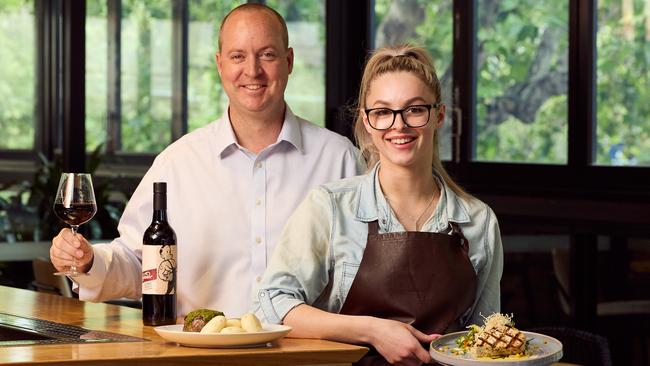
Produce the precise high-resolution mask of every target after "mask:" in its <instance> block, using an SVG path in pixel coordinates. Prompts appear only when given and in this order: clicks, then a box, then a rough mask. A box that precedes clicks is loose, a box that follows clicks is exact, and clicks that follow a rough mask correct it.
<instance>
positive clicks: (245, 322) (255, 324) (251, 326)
mask: <svg viewBox="0 0 650 366" xmlns="http://www.w3.org/2000/svg"><path fill="white" fill-rule="evenodd" d="M241 327H242V328H244V330H245V331H247V332H261V331H262V323H260V320H259V319H257V317H256V316H255V314H251V313H248V314H244V315H243V316H242V317H241Z"/></svg>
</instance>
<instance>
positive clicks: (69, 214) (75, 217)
mask: <svg viewBox="0 0 650 366" xmlns="http://www.w3.org/2000/svg"><path fill="white" fill-rule="evenodd" d="M96 212H97V205H96V204H95V203H93V202H79V203H71V204H70V207H65V206H64V205H63V203H55V204H54V213H55V214H56V216H58V217H59V219H61V221H63V222H65V223H66V224H68V225H70V226H72V227H75V226H76V227H78V226H79V225H81V224H83V223H85V222H87V221H90V219H92V218H93V216H94V215H95V213H96Z"/></svg>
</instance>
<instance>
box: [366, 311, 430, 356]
mask: <svg viewBox="0 0 650 366" xmlns="http://www.w3.org/2000/svg"><path fill="white" fill-rule="evenodd" d="M370 319H371V322H370V324H368V327H369V330H370V334H371V338H370V342H369V343H370V344H372V345H373V346H374V347H375V349H377V351H378V352H379V353H380V354H381V355H382V356H384V358H385V359H386V360H387V361H388V362H390V363H391V364H393V365H421V364H423V363H428V362H432V361H433V360H432V358H431V355H429V352H428V351H427V350H425V349H424V348H423V347H422V345H421V344H420V342H422V343H430V342H432V341H433V340H435V339H437V338H438V337H440V335H439V334H430V335H427V334H424V333H422V332H420V331H419V330H417V329H415V328H413V327H412V326H410V325H408V324H405V323H402V322H399V321H395V320H389V319H381V318H374V317H372V318H370Z"/></svg>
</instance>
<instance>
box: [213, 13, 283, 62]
mask: <svg viewBox="0 0 650 366" xmlns="http://www.w3.org/2000/svg"><path fill="white" fill-rule="evenodd" d="M238 11H250V12H253V11H261V12H266V13H268V14H271V15H273V16H274V17H275V18H276V19H277V21H278V22H279V23H280V27H281V28H282V42H283V43H284V47H285V49H286V48H289V31H288V30H287V23H286V22H285V21H284V18H282V15H280V13H278V12H277V11H275V10H274V9H273V8H271V7H269V6H267V5H264V4H258V3H246V4H242V5H239V6H238V7H236V8H234V9H233V10H231V11H230V12H229V13H228V14H226V16H225V17H224V18H223V20H222V21H221V26H220V27H219V52H221V43H222V42H221V33H222V32H221V31H222V30H223V26H224V24H226V21H227V20H228V18H229V17H230V15H232V14H233V13H235V12H238Z"/></svg>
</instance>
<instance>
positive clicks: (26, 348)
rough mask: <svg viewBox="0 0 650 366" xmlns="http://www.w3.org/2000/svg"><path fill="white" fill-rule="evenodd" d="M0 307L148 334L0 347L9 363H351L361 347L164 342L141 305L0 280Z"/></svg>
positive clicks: (291, 341) (2, 360) (306, 342)
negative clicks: (146, 322) (236, 346)
mask: <svg viewBox="0 0 650 366" xmlns="http://www.w3.org/2000/svg"><path fill="white" fill-rule="evenodd" d="M0 313H6V314H12V315H17V316H23V317H29V318H37V319H43V320H48V321H52V322H57V323H63V324H69V325H74V326H78V327H82V328H86V329H92V330H97V331H104V332H111V333H117V334H122V335H127V336H132V337H139V338H146V339H147V340H148V341H144V342H121V343H94V344H93V343H88V344H54V345H21V346H6V347H0V364H3V365H4V364H8V365H48V366H52V365H116V364H118V365H156V366H167V365H193V366H200V365H213V366H216V365H350V364H351V363H352V362H355V361H357V360H358V359H360V358H361V356H363V355H364V354H365V353H366V352H367V351H368V349H367V348H365V347H360V346H355V345H349V344H343V343H337V342H329V341H323V340H314V339H298V338H282V339H280V340H279V341H276V342H273V343H272V344H271V346H270V347H258V348H240V349H215V348H210V349H208V348H190V347H182V346H179V345H177V344H175V343H168V342H166V341H165V340H164V339H162V338H161V337H160V336H158V334H157V333H156V332H155V331H154V329H153V327H147V326H143V325H142V320H141V311H140V310H138V309H132V308H128V307H122V306H115V305H109V304H102V303H100V304H95V303H88V302H82V301H78V300H75V299H70V298H64V297H62V296H55V295H49V294H44V293H38V292H33V291H28V290H22V289H16V288H10V287H3V286H0Z"/></svg>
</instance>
